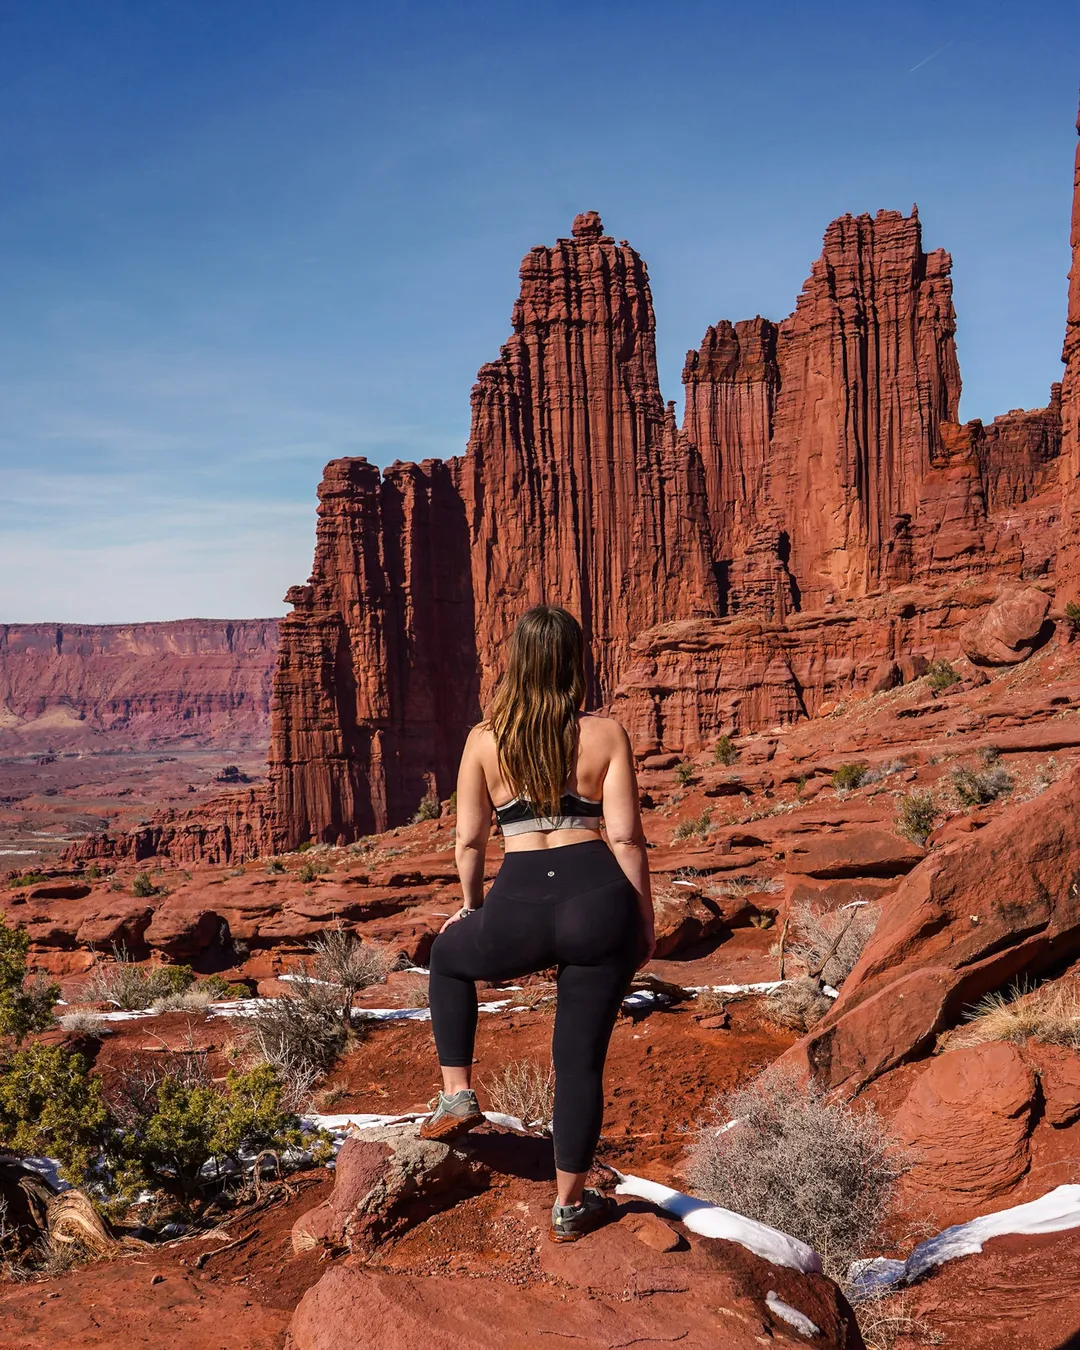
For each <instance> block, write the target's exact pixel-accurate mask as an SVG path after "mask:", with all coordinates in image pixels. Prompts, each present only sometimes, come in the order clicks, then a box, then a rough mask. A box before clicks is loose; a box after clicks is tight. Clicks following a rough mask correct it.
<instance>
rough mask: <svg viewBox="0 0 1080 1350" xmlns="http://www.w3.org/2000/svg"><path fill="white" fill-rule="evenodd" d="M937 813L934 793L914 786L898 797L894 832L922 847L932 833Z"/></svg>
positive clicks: (938, 813)
mask: <svg viewBox="0 0 1080 1350" xmlns="http://www.w3.org/2000/svg"><path fill="white" fill-rule="evenodd" d="M939 815H940V812H939V811H938V807H937V802H936V801H935V800H934V794H933V793H932V792H928V791H925V790H920V789H918V788H916V789H915V791H914V792H906V793H905V794H904V795H903V797H901V798H900V801H899V803H898V805H897V808H896V832H897V834H899V835H901V836H902V837H903V838H904V839H910V840H911V842H912V843H913V844H918V845H919V846H920V847H922V845H924V844H925V843H926V841H927V839H929V838H930V835H931V834H932V833H933V830H934V825H935V823H936V821H937V818H938V816H939Z"/></svg>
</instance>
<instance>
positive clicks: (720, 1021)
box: [698, 1012, 731, 1031]
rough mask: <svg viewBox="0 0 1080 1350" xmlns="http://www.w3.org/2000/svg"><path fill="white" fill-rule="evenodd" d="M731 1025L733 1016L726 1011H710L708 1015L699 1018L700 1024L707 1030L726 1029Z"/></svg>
mask: <svg viewBox="0 0 1080 1350" xmlns="http://www.w3.org/2000/svg"><path fill="white" fill-rule="evenodd" d="M730 1025H731V1018H730V1016H729V1015H728V1014H727V1013H726V1012H722V1013H710V1014H709V1016H708V1017H702V1018H699V1019H698V1026H699V1027H702V1028H704V1030H705V1031H726V1030H727V1028H728V1027H729V1026H730Z"/></svg>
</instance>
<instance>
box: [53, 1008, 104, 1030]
mask: <svg viewBox="0 0 1080 1350" xmlns="http://www.w3.org/2000/svg"><path fill="white" fill-rule="evenodd" d="M57 1021H58V1022H59V1025H60V1029H61V1031H66V1032H67V1033H68V1035H70V1036H106V1035H108V1030H107V1028H108V1025H109V1024H108V1022H106V1021H105V1019H104V1018H103V1017H102V1015H101V1014H100V1013H96V1012H90V1010H89V1009H87V1008H81V1009H79V1010H77V1011H76V1012H69V1013H64V1014H63V1016H62V1017H59V1018H58V1019H57Z"/></svg>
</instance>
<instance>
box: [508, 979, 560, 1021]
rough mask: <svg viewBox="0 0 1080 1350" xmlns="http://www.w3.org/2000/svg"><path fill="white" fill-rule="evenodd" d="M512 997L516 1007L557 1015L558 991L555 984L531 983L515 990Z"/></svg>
mask: <svg viewBox="0 0 1080 1350" xmlns="http://www.w3.org/2000/svg"><path fill="white" fill-rule="evenodd" d="M510 997H511V998H512V999H513V1002H514V1007H515V1008H527V1009H528V1010H529V1012H536V1013H543V1014H545V1015H546V1016H550V1017H554V1016H555V1008H556V1003H557V991H556V989H555V985H554V984H548V983H545V984H529V985H526V986H525V988H524V989H522V990H520V991H515V992H514V993H513V994H511V995H510Z"/></svg>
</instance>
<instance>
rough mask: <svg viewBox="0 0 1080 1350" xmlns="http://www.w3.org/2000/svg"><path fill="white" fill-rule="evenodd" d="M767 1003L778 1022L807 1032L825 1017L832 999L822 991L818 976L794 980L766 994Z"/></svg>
mask: <svg viewBox="0 0 1080 1350" xmlns="http://www.w3.org/2000/svg"><path fill="white" fill-rule="evenodd" d="M765 1006H766V1009H767V1011H768V1015H769V1017H770V1018H771V1019H772V1020H773V1021H774V1022H779V1024H780V1025H781V1026H783V1027H790V1028H791V1029H792V1031H798V1032H799V1033H800V1034H803V1033H805V1032H807V1031H809V1030H810V1028H811V1027H812V1026H814V1025H815V1024H816V1023H818V1022H820V1021H821V1019H822V1018H823V1017H824V1016H825V1014H826V1013H827V1012H828V1011H829V1009H830V1008H831V1007H832V999H830V998H828V997H826V995H825V994H823V993H822V992H821V990H820V989H819V988H818V984H817V981H816V980H811V979H804V980H790V981H788V983H786V984H782V985H780V986H779V988H777V989H774V990H773V991H772V993H771V994H768V995H767V996H766V1003H765Z"/></svg>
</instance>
